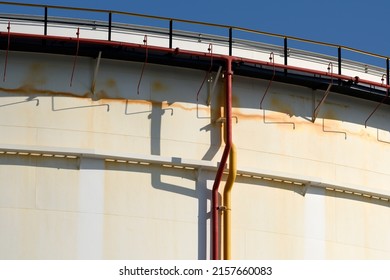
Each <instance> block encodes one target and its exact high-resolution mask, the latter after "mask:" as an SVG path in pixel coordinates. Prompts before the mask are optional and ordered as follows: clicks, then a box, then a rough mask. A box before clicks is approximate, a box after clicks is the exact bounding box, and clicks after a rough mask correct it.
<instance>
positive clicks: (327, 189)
mask: <svg viewBox="0 0 390 280" xmlns="http://www.w3.org/2000/svg"><path fill="white" fill-rule="evenodd" d="M0 27H1V28H3V29H4V24H2V25H0ZM53 28H54V27H53ZM53 30H56V29H53ZM66 30H67V31H69V29H66ZM21 31H23V32H27V31H26V28H25V27H24V28H23V29H21ZM31 32H33V33H34V31H33V30H32V31H31ZM53 32H54V31H53ZM55 32H57V31H55ZM69 32H70V33H69V34H70V35H69V34H67V35H66V36H72V35H71V34H73V33H72V32H73V31H69ZM56 34H57V33H56ZM64 34H65V33H64ZM81 34H82V35H84V33H83V32H81ZM134 36H135V37H134V38H133V37H131V38H130V37H127V38H129V40H130V41H132V42H134V41H136V42H138V43H141V42H142V38H143V34H135V35H134ZM137 36H138V37H137ZM138 39H139V40H138ZM117 40H122V37H120V38H119V37H118V39H117ZM133 40H134V41H133ZM155 40H156V41H155V42H156V44H160V43H161V44H165V43H166V42H162V41H159V40H158V38H155ZM177 43H178V44H179V43H180V44H181V45H180V46H181V47H182V48H185V49H194V50H199V49H201V48H202V47H203V46H204V52H206V51H207V46H208V42H204V43H203V45H201V44H198V43H196V42H192V41H191V42H189V41H182V42H177ZM215 50H218V48H215ZM235 51H236V52H237V53H240V54H243V55H245V54H247V55H248V56H252V55H253V52H251V51H247V50H245V49H237V50H235ZM221 52H225V49H223V48H222V47H221ZM267 56H268V54H267ZM267 59H268V58H267V57H266V58H265V60H267ZM291 61H294V60H293V59H292V60H291ZM3 63H4V51H1V52H0V65H3ZM296 63H297V65H299V66H301V67H304V66H308V67H309V66H310V67H314V68H316V67H319V68H321V67H323V68H324V69H323V70H324V71H326V67H327V65H328V63H324V64H322V62H321V63H318V62H316V58H315V57H312V58H311V61H310V62H308V61H306V60H302V59H300V60H299V59H297V61H296ZM72 65H73V57H70V56H61V55H49V54H37V53H21V52H10V54H9V61H8V70H7V79H6V82H3V83H2V84H1V85H0V130H1V137H0V228H1V233H0V258H1V259H14V258H16V259H63V258H65V259H206V258H209V257H210V256H209V242H210V240H209V235H210V233H209V229H210V226H209V222H210V221H209V219H210V214H209V211H210V202H209V200H210V197H211V193H210V189H211V186H212V181H213V180H214V176H215V170H216V167H217V162H218V161H219V159H220V157H221V151H222V148H223V145H224V144H223V141H222V137H221V126H222V125H223V124H221V123H219V122H216V120H217V119H218V118H219V117H223V115H222V113H221V112H222V111H223V110H222V109H221V108H222V107H223V104H224V103H223V95H224V93H223V79H222V78H220V79H219V82H218V84H217V87H216V90H215V93H214V95H213V96H211V104H210V105H209V106H208V105H206V100H207V86H205V87H204V88H203V90H202V91H201V94H200V97H199V102H197V101H196V93H197V90H198V88H199V86H200V84H201V82H202V79H203V77H204V72H203V71H198V70H192V69H185V68H175V67H168V66H162V65H151V64H148V66H147V68H146V69H145V73H144V77H143V80H142V84H141V88H140V95H137V84H138V81H139V76H140V71H141V68H142V64H141V63H134V62H123V61H113V60H107V59H101V63H100V67H99V72H98V79H97V82H96V87H95V95H94V96H92V94H91V93H90V89H91V83H92V79H93V75H94V71H95V60H94V59H91V58H82V57H80V58H79V59H78V62H77V67H76V73H75V79H74V82H73V86H72V87H70V86H69V79H70V74H71V69H72ZM215 74H216V73H213V75H215ZM351 75H355V72H354V73H351ZM380 76H381V75H377V74H375V75H374V76H367V78H369V79H377V78H378V77H379V79H380ZM378 82H379V81H378ZM267 85H268V81H263V80H256V79H251V78H244V77H238V76H235V77H234V81H233V96H234V98H233V116H235V117H236V118H237V120H238V121H237V122H236V123H234V125H233V140H234V143H235V145H236V146H237V148H238V169H239V170H238V177H237V181H236V183H235V186H234V189H233V197H232V200H233V209H232V215H233V221H232V222H233V240H232V241H233V242H232V248H233V249H232V252H233V258H234V259H305V258H307V259H328V258H329V259H343V258H352V259H366V258H367V259H371V258H372V259H377V258H390V241H389V238H388V236H390V232H389V227H388V226H387V224H388V222H389V219H390V218H389V217H390V215H389V214H390V208H389V205H390V204H389V198H390V191H389V188H388V182H389V181H390V171H389V168H388V163H387V158H390V149H389V146H388V145H389V143H390V136H389V135H388V133H389V132H388V129H389V127H388V121H387V120H388V118H389V113H388V112H387V110H386V109H387V108H386V107H385V106H384V107H382V108H380V109H379V110H378V112H377V113H376V114H375V115H374V116H373V117H372V118H371V119H370V121H369V123H368V127H367V128H366V127H365V126H364V120H365V119H366V117H367V116H368V115H369V114H370V112H371V111H372V110H373V108H374V107H375V106H376V104H375V103H373V102H369V101H364V100H358V99H355V98H352V97H346V96H340V95H336V94H332V93H331V94H330V96H329V97H328V98H327V100H326V101H325V103H324V105H323V107H322V108H321V111H320V113H319V115H318V118H317V119H316V121H315V122H314V123H312V122H311V121H310V120H311V115H312V112H313V104H315V103H316V102H319V99H320V97H321V96H322V95H323V93H324V92H322V91H312V90H310V89H307V88H304V87H298V86H293V85H286V84H280V83H276V82H274V83H273V84H272V86H271V88H270V91H269V94H268V95H267V97H266V98H265V101H264V104H263V108H264V110H260V109H259V106H258V105H259V102H260V99H261V97H262V95H263V94H264V91H265V88H266V87H267ZM313 98H314V99H313ZM313 100H314V101H315V102H313ZM292 123H293V124H294V126H295V129H293V125H292Z"/></svg>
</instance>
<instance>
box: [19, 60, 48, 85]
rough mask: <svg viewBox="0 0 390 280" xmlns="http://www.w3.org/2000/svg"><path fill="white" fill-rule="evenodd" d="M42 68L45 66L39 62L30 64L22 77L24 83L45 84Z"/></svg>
mask: <svg viewBox="0 0 390 280" xmlns="http://www.w3.org/2000/svg"><path fill="white" fill-rule="evenodd" d="M44 70H45V67H44V66H43V64H41V63H33V64H31V66H30V67H29V69H28V72H27V75H26V77H25V79H24V84H27V85H31V86H41V85H44V84H46V78H45V75H44Z"/></svg>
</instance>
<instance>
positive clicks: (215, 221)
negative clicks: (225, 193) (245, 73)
mask: <svg viewBox="0 0 390 280" xmlns="http://www.w3.org/2000/svg"><path fill="white" fill-rule="evenodd" d="M232 76H233V71H232V58H231V57H227V59H226V105H225V118H226V122H225V131H226V134H225V135H226V144H225V149H224V151H223V154H222V158H221V162H220V164H219V167H218V171H217V175H216V176H215V180H214V184H213V190H212V197H211V221H212V225H211V231H212V259H213V260H219V259H220V257H219V217H218V216H219V215H218V207H219V206H218V203H219V199H218V189H219V184H220V182H221V179H222V174H223V170H224V169H225V165H226V162H227V159H228V156H229V153H230V149H231V147H232Z"/></svg>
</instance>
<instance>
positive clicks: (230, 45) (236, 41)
mask: <svg viewBox="0 0 390 280" xmlns="http://www.w3.org/2000/svg"><path fill="white" fill-rule="evenodd" d="M0 5H11V6H19V7H32V8H42V10H43V12H42V20H41V21H42V22H43V24H44V35H47V25H48V22H52V21H50V20H49V19H48V10H49V9H58V10H69V11H84V12H92V13H103V14H107V20H103V21H102V20H99V22H101V23H103V26H105V27H107V28H108V41H111V34H112V27H113V22H112V21H113V19H112V17H113V15H115V14H117V15H125V16H132V17H141V18H145V19H157V20H161V21H166V22H167V24H168V25H167V27H166V28H167V30H168V31H167V36H169V48H172V39H173V36H174V35H175V36H177V34H179V33H180V31H179V30H174V29H173V25H174V23H187V24H193V25H202V26H208V27H217V28H222V29H226V31H227V32H228V33H227V35H226V37H225V38H226V39H227V40H228V41H227V42H228V48H229V55H230V56H232V55H234V54H233V44H239V42H240V41H242V39H240V37H239V36H236V37H234V38H233V31H242V32H246V33H253V34H257V35H264V36H267V37H275V38H280V39H282V40H283V42H281V43H280V45H279V44H277V45H276V46H279V47H280V48H282V49H283V56H284V64H285V65H286V66H287V65H288V56H289V52H290V49H289V48H288V45H290V44H288V43H287V42H288V41H296V42H302V43H308V44H310V45H319V46H325V47H329V48H335V49H337V58H338V74H339V75H342V74H343V73H342V71H341V70H342V69H344V67H342V66H343V64H344V62H345V61H347V60H348V59H344V57H343V58H342V56H341V53H342V50H346V51H350V52H354V53H358V54H362V55H364V56H369V57H373V58H379V59H384V60H385V61H384V65H383V66H384V67H383V68H385V71H386V76H387V77H390V71H389V67H388V63H389V59H390V56H385V55H380V54H376V53H372V52H368V51H364V50H360V49H356V48H352V47H348V46H342V45H338V44H332V43H326V42H321V41H315V40H310V39H304V38H299V37H295V36H287V35H282V34H277V33H271V32H265V31H259V30H255V29H250V28H244V27H238V26H231V25H223V24H217V23H209V22H200V21H194V20H185V19H179V18H172V17H162V16H154V15H145V14H139V13H131V12H126V11H117V10H104V9H94V8H80V7H67V6H59V5H43V4H29V3H15V2H10V1H0ZM254 42H256V41H255V40H254ZM314 52H315V53H317V54H319V55H321V54H325V53H324V52H321V51H318V50H315V51H314ZM354 61H355V62H356V63H363V64H367V63H366V62H363V59H354ZM385 65H386V67H385ZM376 66H378V64H376ZM285 73H287V70H285Z"/></svg>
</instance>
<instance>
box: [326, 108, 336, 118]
mask: <svg viewBox="0 0 390 280" xmlns="http://www.w3.org/2000/svg"><path fill="white" fill-rule="evenodd" d="M324 118H325V119H331V120H338V119H339V118H338V117H337V114H336V112H335V111H334V110H332V109H328V110H326V111H325V113H324Z"/></svg>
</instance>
